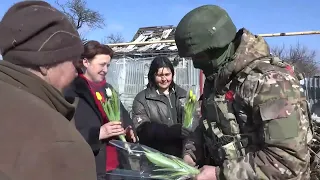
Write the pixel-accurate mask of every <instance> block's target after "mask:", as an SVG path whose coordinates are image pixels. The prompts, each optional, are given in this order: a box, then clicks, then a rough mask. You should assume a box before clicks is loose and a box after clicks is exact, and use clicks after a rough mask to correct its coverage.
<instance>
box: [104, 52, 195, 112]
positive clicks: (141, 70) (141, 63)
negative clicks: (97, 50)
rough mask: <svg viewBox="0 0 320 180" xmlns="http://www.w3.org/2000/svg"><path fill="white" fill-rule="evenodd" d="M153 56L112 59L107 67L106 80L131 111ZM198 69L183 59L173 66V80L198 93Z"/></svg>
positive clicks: (146, 78) (143, 84)
mask: <svg viewBox="0 0 320 180" xmlns="http://www.w3.org/2000/svg"><path fill="white" fill-rule="evenodd" d="M152 60H153V58H143V59H129V58H120V59H113V60H112V62H111V64H110V67H109V69H108V71H109V72H108V75H107V81H108V82H109V83H110V84H111V85H112V86H113V87H114V88H115V89H116V90H117V91H118V92H119V94H120V99H121V101H122V103H123V104H124V106H125V107H126V109H127V110H128V111H129V112H131V107H132V102H133V99H134V97H135V96H136V95H137V94H138V93H139V92H140V91H142V90H143V89H144V88H145V87H146V85H147V83H148V77H147V74H148V71H149V66H150V63H151V61H152ZM199 74H200V70H199V69H195V68H194V67H193V64H192V61H191V60H183V61H181V62H179V64H178V65H177V66H176V67H175V77H174V81H175V83H176V84H178V85H179V86H181V87H182V88H184V89H185V90H189V89H192V90H193V91H194V92H196V94H197V97H199V94H200V83H199Z"/></svg>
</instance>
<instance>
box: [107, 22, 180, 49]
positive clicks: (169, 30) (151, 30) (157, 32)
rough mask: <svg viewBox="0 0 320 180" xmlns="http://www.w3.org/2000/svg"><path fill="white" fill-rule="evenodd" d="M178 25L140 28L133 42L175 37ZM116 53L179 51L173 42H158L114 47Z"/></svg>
mask: <svg viewBox="0 0 320 180" xmlns="http://www.w3.org/2000/svg"><path fill="white" fill-rule="evenodd" d="M175 30H176V27H174V26H172V25H169V26H154V27H143V28H139V29H138V31H137V33H136V34H135V35H134V37H133V40H132V42H146V41H159V40H172V39H174V32H175ZM112 49H113V50H114V51H115V52H116V54H132V55H139V54H141V55H142V54H148V53H169V54H172V53H177V46H176V45H175V44H171V43H157V44H148V45H129V46H118V47H117V46H116V47H112Z"/></svg>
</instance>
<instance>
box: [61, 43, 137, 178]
mask: <svg viewBox="0 0 320 180" xmlns="http://www.w3.org/2000/svg"><path fill="white" fill-rule="evenodd" d="M112 56H113V51H112V49H111V48H110V47H108V46H106V45H103V44H100V43H99V42H97V41H89V42H87V43H86V44H85V45H84V53H83V54H82V60H81V62H80V66H81V67H80V68H79V69H78V73H79V75H78V77H77V78H76V79H75V80H74V82H73V83H72V85H71V87H70V88H69V89H68V90H67V91H66V93H65V94H66V98H70V97H71V98H74V97H79V103H78V106H77V109H76V113H75V117H74V120H75V125H76V127H77V129H78V130H79V132H80V133H81V134H82V135H83V137H84V138H85V139H86V141H87V142H88V144H89V145H90V146H91V148H92V151H93V153H94V155H95V158H96V168H97V174H98V177H99V178H100V179H105V174H106V171H108V172H110V171H114V170H115V169H117V168H119V165H120V164H126V163H120V161H122V160H125V159H126V158H121V157H120V156H119V154H118V153H117V151H116V148H115V147H113V146H111V145H109V144H108V141H109V140H112V139H118V137H119V136H120V137H125V138H126V139H127V141H129V142H135V141H136V138H135V135H134V133H133V130H132V129H131V125H132V120H131V119H130V116H129V114H128V112H127V111H126V110H125V108H124V107H123V105H122V103H120V102H119V107H120V108H119V113H120V116H119V117H120V119H121V121H120V119H118V121H114V116H113V117H108V116H109V114H108V113H106V111H105V110H104V107H103V104H104V103H106V102H108V100H109V99H110V97H111V96H112V92H114V93H115V91H114V90H113V88H112V87H111V85H110V84H108V83H107V82H106V79H105V77H106V75H107V72H108V67H109V65H110V61H111V58H112ZM111 118H112V121H111ZM83 163H85V162H83ZM99 178H98V179H99Z"/></svg>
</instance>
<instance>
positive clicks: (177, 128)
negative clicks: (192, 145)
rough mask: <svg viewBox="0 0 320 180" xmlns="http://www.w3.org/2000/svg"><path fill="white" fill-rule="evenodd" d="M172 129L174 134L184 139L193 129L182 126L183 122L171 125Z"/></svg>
mask: <svg viewBox="0 0 320 180" xmlns="http://www.w3.org/2000/svg"><path fill="white" fill-rule="evenodd" d="M170 129H171V130H172V132H173V134H175V136H176V137H180V138H182V139H184V138H186V137H188V136H189V134H190V133H191V131H189V130H188V129H186V128H184V127H182V124H175V125H172V126H170Z"/></svg>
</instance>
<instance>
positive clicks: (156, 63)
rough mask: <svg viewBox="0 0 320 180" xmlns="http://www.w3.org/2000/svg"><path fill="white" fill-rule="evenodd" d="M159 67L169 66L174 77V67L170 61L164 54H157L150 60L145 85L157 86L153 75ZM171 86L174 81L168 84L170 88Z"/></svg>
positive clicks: (149, 86)
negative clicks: (146, 83)
mask: <svg viewBox="0 0 320 180" xmlns="http://www.w3.org/2000/svg"><path fill="white" fill-rule="evenodd" d="M160 68H169V69H170V70H171V73H172V78H173V77H174V68H173V64H172V63H171V61H170V60H169V59H168V58H167V57H165V56H157V57H155V58H154V59H153V60H152V62H151V64H150V68H149V72H148V81H149V82H148V85H147V87H148V88H151V87H153V88H155V87H157V85H156V80H155V75H156V73H157V72H158V70H159V69H160ZM173 86H174V82H173V81H172V83H171V84H170V88H172V87H173Z"/></svg>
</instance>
